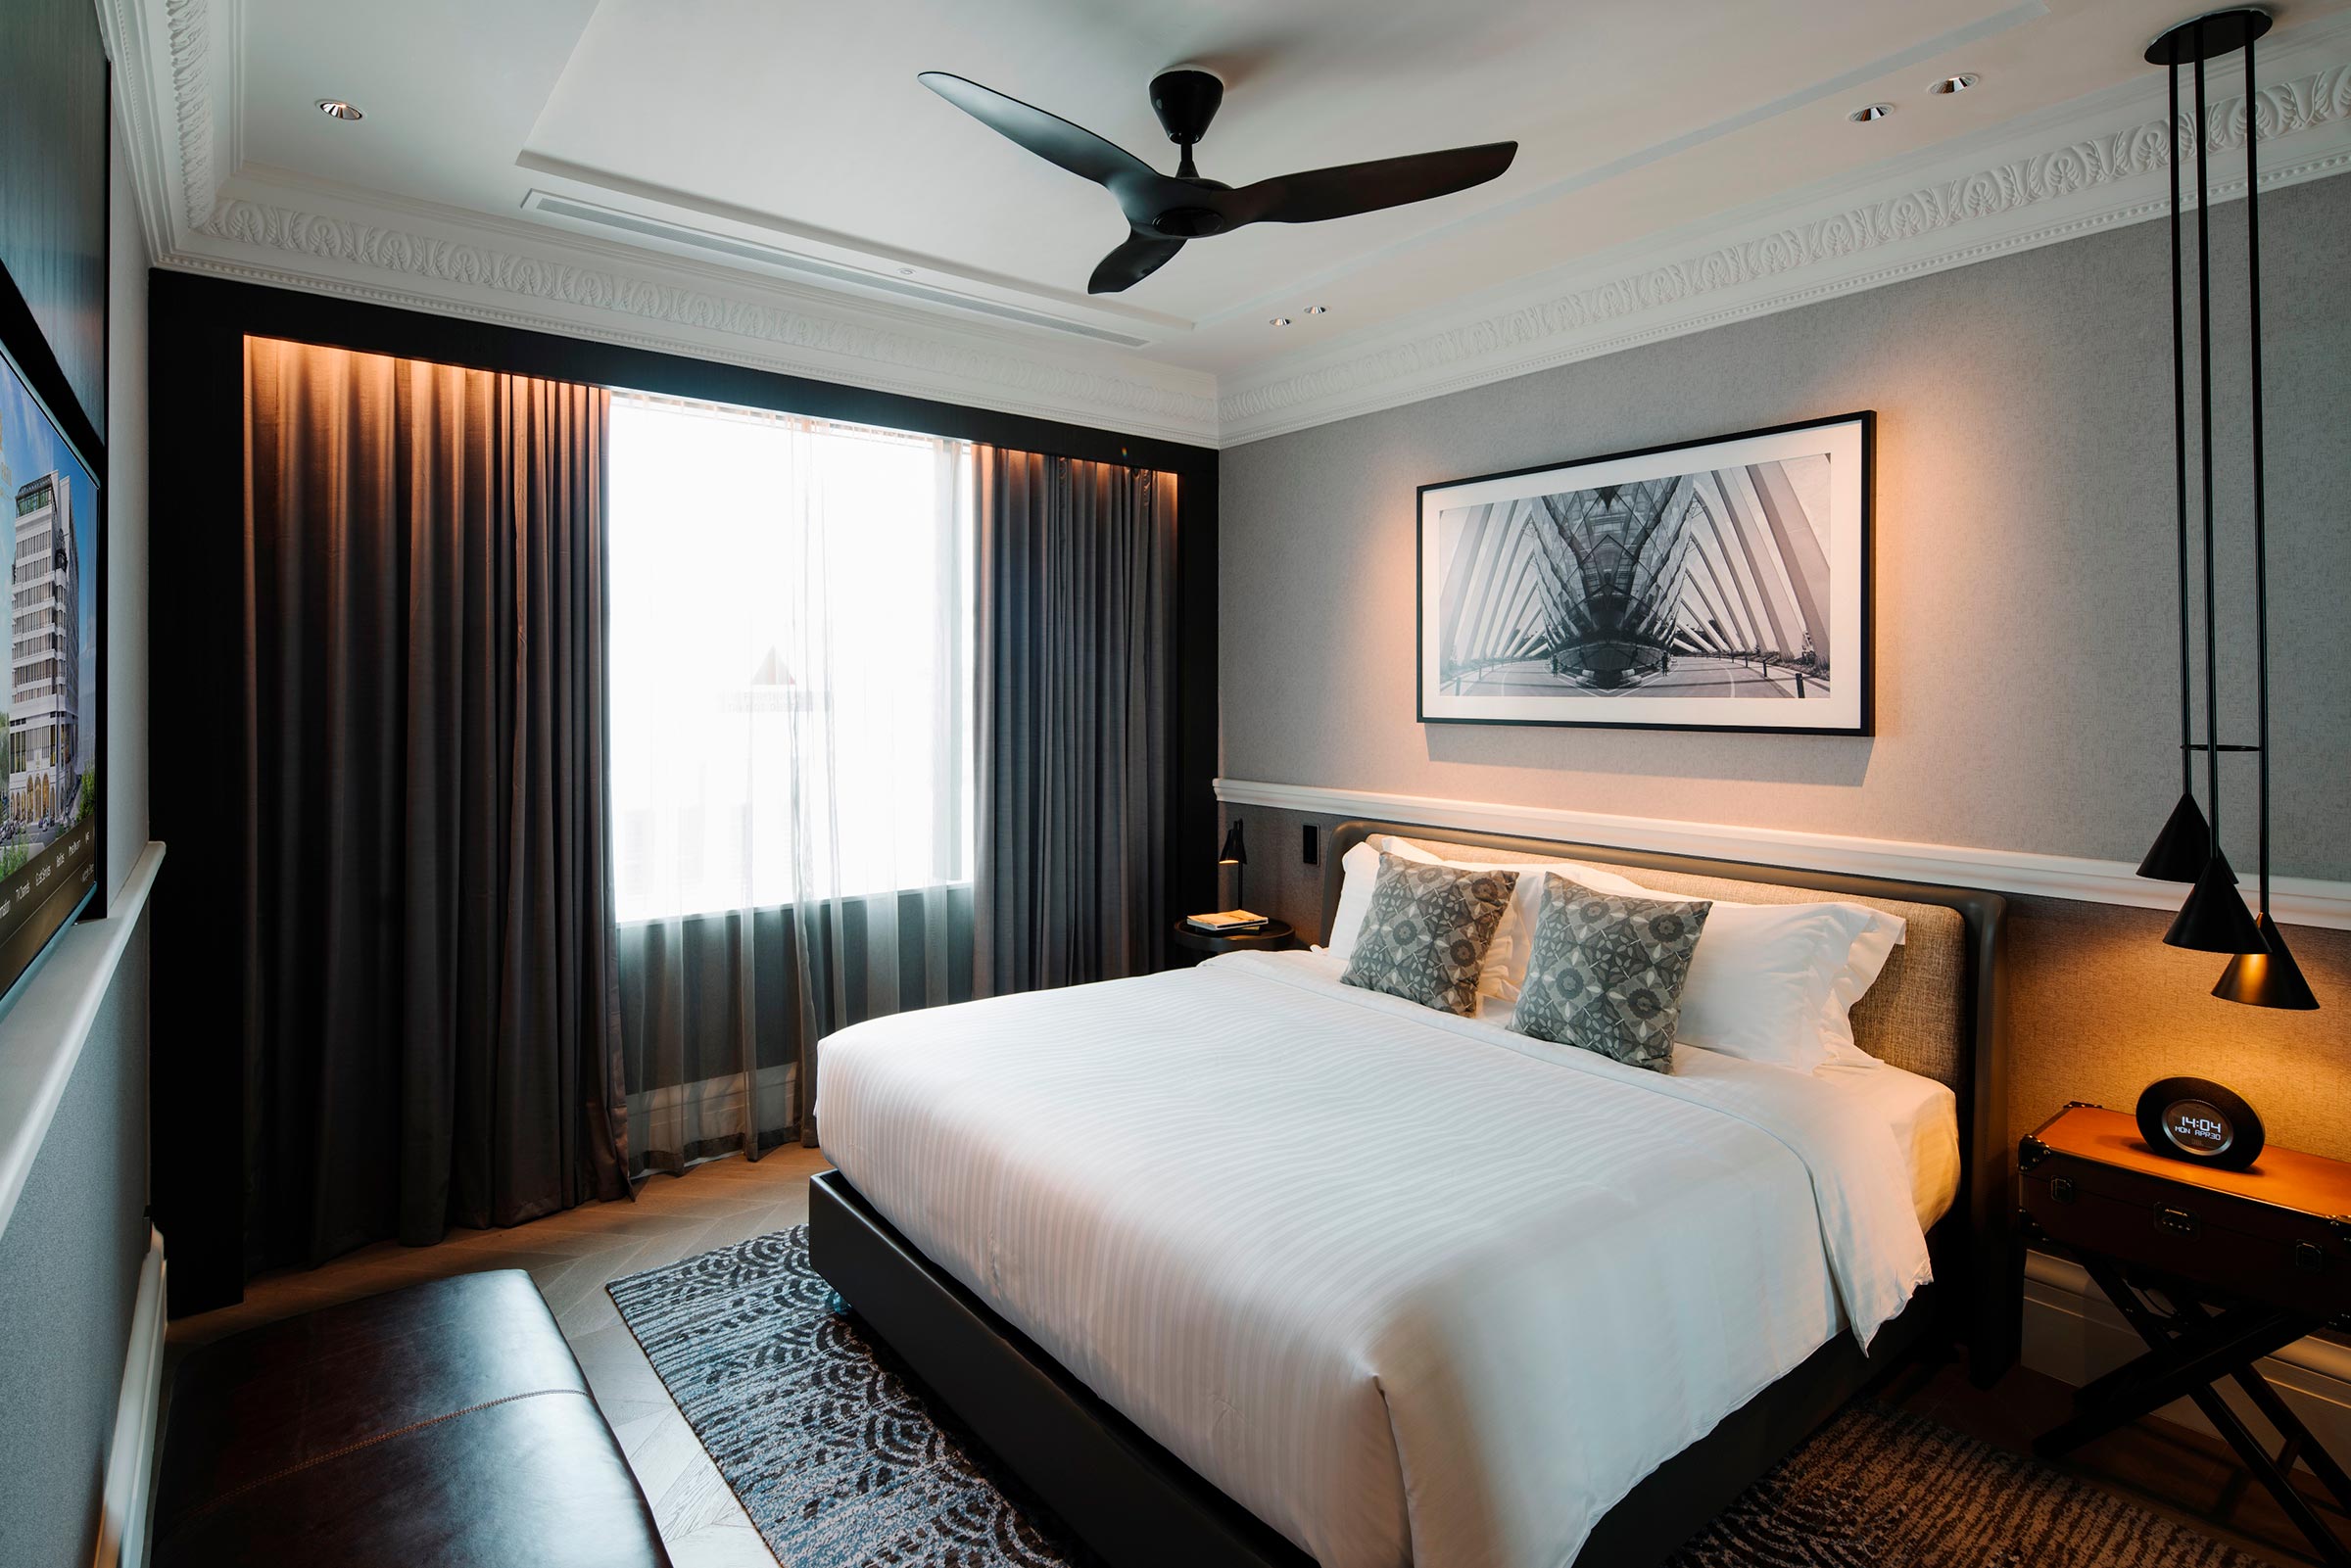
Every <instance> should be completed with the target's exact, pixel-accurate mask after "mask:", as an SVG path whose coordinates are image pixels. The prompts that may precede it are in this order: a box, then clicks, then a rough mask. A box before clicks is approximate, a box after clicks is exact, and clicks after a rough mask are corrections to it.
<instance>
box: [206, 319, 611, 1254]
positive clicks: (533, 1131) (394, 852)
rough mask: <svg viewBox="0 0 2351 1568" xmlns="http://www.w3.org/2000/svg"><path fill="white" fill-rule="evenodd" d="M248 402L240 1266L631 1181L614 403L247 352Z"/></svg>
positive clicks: (529, 383) (422, 369)
mask: <svg viewBox="0 0 2351 1568" xmlns="http://www.w3.org/2000/svg"><path fill="white" fill-rule="evenodd" d="M246 400H247V404H246V442H247V463H246V474H247V495H246V506H245V518H246V529H245V538H244V540H243V548H244V564H245V594H244V601H243V603H242V604H241V605H239V606H238V607H237V609H238V611H239V612H240V622H241V625H240V629H239V630H240V634H241V644H242V645H241V652H242V655H243V659H244V666H245V682H244V692H245V703H244V711H243V712H242V713H239V714H232V715H222V716H221V739H222V742H223V743H224V744H240V745H241V746H242V747H243V749H244V751H245V755H246V760H247V766H248V777H250V778H251V779H253V780H254V781H255V787H254V789H253V791H252V796H251V799H250V800H249V801H248V804H247V816H246V819H245V821H244V823H243V824H242V825H241V826H242V828H243V831H244V842H245V844H246V846H247V853H246V857H245V868H246V879H245V887H244V890H243V891H244V894H245V896H244V899H243V907H244V918H245V921H246V925H247V930H246V936H247V940H246V943H245V951H246V953H247V954H248V955H249V957H248V964H249V969H248V973H247V975H246V979H247V986H246V989H245V992H244V996H245V1006H244V1017H243V1019H242V1021H241V1022H242V1028H243V1036H244V1048H245V1060H246V1068H247V1080H246V1081H247V1098H248V1113H249V1114H248V1117H247V1128H248V1146H247V1149H246V1151H245V1168H246V1189H247V1198H248V1208H247V1215H248V1226H247V1233H248V1245H247V1259H248V1263H249V1264H250V1265H251V1266H253V1267H263V1266H269V1265H271V1264H276V1263H283V1262H315V1261H318V1260H321V1259H325V1258H327V1257H331V1256H333V1255H334V1254H336V1253H338V1252H342V1251H345V1250H347V1249H349V1248H351V1247H355V1246H359V1245H361V1244H363V1243H365V1242H368V1241H372V1240H377V1239H380V1238H383V1237H387V1236H398V1237H399V1238H400V1239H402V1240H404V1241H408V1242H410V1243H423V1242H430V1241H434V1240H437V1239H438V1238H439V1237H440V1236H441V1235H442V1233H443V1231H444V1229H445V1228H446V1227H447V1226H448V1225H450V1224H453V1223H455V1224H461V1225H468V1226H480V1225H489V1224H502V1225H504V1224H514V1223H518V1222H520V1221H522V1220H526V1219H531V1218H535V1217H537V1216H539V1215H541V1214H545V1213H549V1212H553V1211H555V1210H558V1209H562V1208H567V1207H569V1206H571V1205H573V1204H577V1203H581V1202H584V1201H587V1200H589V1199H592V1198H613V1197H618V1196H621V1195H623V1194H624V1193H626V1192H627V1191H628V1190H629V1188H628V1183H627V1179H626V1171H627V1165H628V1157H627V1152H626V1122H625V1117H626V1111H625V1100H624V1098H623V1084H622V1077H621V1069H622V1062H621V1055H620V1037H619V1019H618V1000H619V992H618V977H617V970H616V964H615V955H614V949H613V944H612V938H611V930H612V922H611V914H610V869H609V864H608V854H609V850H608V842H609V838H608V829H607V815H608V812H607V807H606V803H605V799H604V793H603V790H604V767H603V747H604V739H603V733H602V730H603V723H604V718H603V715H604V709H605V701H604V681H605V673H604V657H603V638H604V630H603V614H604V610H603V604H604V578H603V543H602V538H601V532H600V531H601V528H602V505H603V486H604V477H603V466H602V465H603V444H604V429H605V419H606V407H607V403H608V396H607V394H605V393H603V392H601V391H600V390H598V389H594V388H588V387H580V386H571V385H565V384H559V383H552V382H544V381H537V380H532V379H530V378H524V377H513V376H502V375H495V374H491V373H488V372H482V371H471V370H462V369H457V368H455V367H451V366H446V365H435V364H426V363H421V362H417V361H410V360H399V359H392V358H388V357H385V356H375V355H359V354H350V353H346V352H343V351H340V350H329V349H319V348H312V347H306V346H302V345H295V344H287V343H279V342H274V341H269V340H262V339H249V340H248V341H247V345H246ZM225 829H226V825H224V831H225Z"/></svg>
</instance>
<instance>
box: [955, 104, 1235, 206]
mask: <svg viewBox="0 0 2351 1568" xmlns="http://www.w3.org/2000/svg"><path fill="white" fill-rule="evenodd" d="M915 79H916V80H917V81H920V82H921V83H922V84H923V85H924V86H926V87H928V88H930V89H931V90H932V91H933V92H935V93H936V94H938V95H939V96H940V97H941V98H944V99H945V100H946V101H947V102H948V103H950V104H953V105H954V106H955V107H956V108H958V109H960V110H962V111H963V112H964V113H965V114H967V115H969V116H971V117H972V118H973V119H977V120H979V121H980V122H981V123H982V124H984V125H985V126H987V127H988V128H989V129H990V130H993V131H995V132H996V133H997V134H999V135H1001V136H1004V137H1007V138H1008V139H1010V140H1012V141H1015V142H1018V143H1019V144H1020V145H1021V146H1023V147H1026V148H1027V149H1028V150H1029V151H1031V152H1032V153H1034V154H1035V155H1036V156H1037V157H1039V158H1041V159H1043V160H1044V161H1045V162H1047V163H1049V164H1058V165H1060V166H1062V167H1063V168H1066V169H1068V170H1069V171H1070V172H1071V173H1073V174H1078V175H1081V176H1082V177H1084V178H1086V179H1090V180H1092V181H1093V182H1094V183H1095V184H1097V185H1101V186H1105V187H1107V188H1108V189H1109V191H1110V193H1111V195H1113V196H1115V197H1117V198H1118V199H1119V208H1120V210H1121V211H1122V212H1124V213H1125V214H1127V221H1128V223H1141V224H1147V223H1149V222H1150V220H1151V218H1152V216H1153V215H1154V214H1158V213H1159V212H1160V211H1162V210H1163V209H1165V208H1168V207H1172V206H1175V205H1176V204H1177V203H1179V202H1183V201H1187V200H1191V199H1192V198H1191V195H1190V193H1191V189H1192V187H1191V186H1189V185H1187V184H1185V183H1184V182H1183V181H1181V180H1177V179H1174V178H1171V177H1170V176H1168V175H1166V174H1162V173H1161V172H1160V171H1159V170H1158V169H1156V168H1153V167H1152V166H1150V165H1149V164H1146V163H1144V162H1143V161H1142V160H1141V159H1139V158H1137V157H1135V156H1134V155H1133V154H1132V153H1130V152H1128V151H1127V149H1126V148H1124V147H1121V146H1119V145H1118V144H1117V143H1116V142H1107V141H1104V140H1103V139H1102V138H1101V137H1099V136H1097V135H1095V134H1094V133H1093V132H1092V131H1090V130H1087V129H1086V128H1085V127H1084V126H1083V125H1073V124H1071V123H1070V122H1069V121H1068V120H1066V119H1062V118H1061V117H1060V116H1059V115H1048V114H1046V113H1045V112H1044V111H1043V110H1041V109H1038V108H1035V107H1033V106H1032V105H1029V104H1024V103H1022V102H1021V101H1020V100H1019V99H1018V98H1007V97H1006V96H1005V95H1004V94H1002V93H1000V92H998V91H996V90H995V89H994V88H993V87H983V86H981V85H980V84H979V83H978V82H976V81H967V80H965V79H964V78H963V77H961V76H956V75H950V74H948V73H947V72H946V71H924V72H923V73H922V74H921V75H919V76H917V77H916V78H915Z"/></svg>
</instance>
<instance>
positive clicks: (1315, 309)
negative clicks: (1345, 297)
mask: <svg viewBox="0 0 2351 1568" xmlns="http://www.w3.org/2000/svg"><path fill="white" fill-rule="evenodd" d="M1306 313H1307V314H1308V315H1328V314H1330V307H1329V306H1327V305H1310V306H1308V307H1307V308H1306Z"/></svg>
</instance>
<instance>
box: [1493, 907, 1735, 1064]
mask: <svg viewBox="0 0 2351 1568" xmlns="http://www.w3.org/2000/svg"><path fill="white" fill-rule="evenodd" d="M1713 907H1714V906H1713V905H1712V904H1710V903H1707V902H1706V901H1704V900H1703V899H1678V898H1634V897H1632V896H1631V895H1629V894H1620V893H1602V892H1595V891H1593V890H1592V889H1591V888H1589V887H1586V886H1585V885H1584V884H1583V883H1581V882H1579V881H1577V880H1575V879H1573V878H1571V877H1561V876H1559V875H1558V874H1556V873H1554V874H1552V875H1550V876H1547V877H1545V878H1544V879H1543V902H1542V906H1541V909H1540V912H1539V913H1538V914H1537V915H1536V917H1535V940H1534V954H1533V956H1532V957H1531V958H1530V959H1529V960H1528V961H1527V966H1526V982H1525V984H1524V985H1523V986H1521V987H1520V988H1519V992H1518V1012H1517V1015H1516V1016H1515V1017H1513V1018H1512V1019H1511V1028H1512V1029H1513V1030H1515V1031H1516V1032H1517V1033H1520V1034H1529V1035H1532V1036H1534V1037H1535V1038H1536V1039H1538V1040H1551V1041H1554V1042H1556V1043H1557V1044H1559V1045H1573V1046H1580V1047H1582V1048H1583V1049H1584V1050H1587V1051H1597V1052H1599V1053H1600V1054H1601V1055H1602V1056H1605V1057H1609V1058H1612V1059H1613V1060H1615V1061H1618V1062H1622V1063H1623V1064H1625V1065H1626V1066H1627V1067H1635V1068H1647V1069H1650V1070H1651V1071H1653V1072H1671V1071H1672V1070H1673V1025H1674V1021H1675V1019H1677V1018H1679V1017H1680V1015H1681V1011H1682V981H1683V980H1684V979H1686V978H1687V977H1688V976H1689V974H1690V955H1691V954H1693V953H1695V952H1697V951H1698V938H1699V933H1700V932H1702V931H1703V930H1704V929H1705V928H1706V915H1707V913H1708V911H1710V910H1712V909H1713Z"/></svg>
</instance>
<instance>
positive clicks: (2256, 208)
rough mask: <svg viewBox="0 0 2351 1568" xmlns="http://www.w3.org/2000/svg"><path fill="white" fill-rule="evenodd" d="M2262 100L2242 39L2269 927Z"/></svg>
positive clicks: (2249, 45)
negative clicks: (2262, 321)
mask: <svg viewBox="0 0 2351 1568" xmlns="http://www.w3.org/2000/svg"><path fill="white" fill-rule="evenodd" d="M2260 146H2261V115H2260V100H2259V98H2258V97H2257V96H2256V94H2255V92H2254V86H2253V34H2252V31H2251V29H2249V28H2248V29H2247V30H2246V33H2245V271H2246V273H2247V287H2246V290H2245V292H2246V293H2247V294H2248V295H2250V296H2251V297H2252V301H2253V307H2252V334H2253V341H2252V367H2253V655H2254V671H2255V674H2254V709H2255V713H2256V715H2257V719H2256V722H2257V725H2258V727H2259V730H2260V733H2259V734H2258V735H2257V736H2254V739H2255V742H2256V743H2257V744H2258V745H2259V746H2260V747H2261V786H2260V787H2261V920H2262V924H2263V925H2264V926H2267V925H2268V924H2269V923H2270V541H2269V499H2268V497H2267V495H2266V494H2265V492H2264V487H2263V482H2262V444H2261V170H2260V167H2259V165H2260V155H2259V148H2260Z"/></svg>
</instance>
